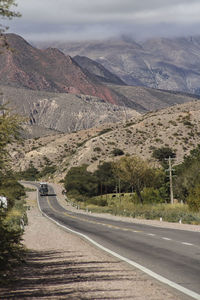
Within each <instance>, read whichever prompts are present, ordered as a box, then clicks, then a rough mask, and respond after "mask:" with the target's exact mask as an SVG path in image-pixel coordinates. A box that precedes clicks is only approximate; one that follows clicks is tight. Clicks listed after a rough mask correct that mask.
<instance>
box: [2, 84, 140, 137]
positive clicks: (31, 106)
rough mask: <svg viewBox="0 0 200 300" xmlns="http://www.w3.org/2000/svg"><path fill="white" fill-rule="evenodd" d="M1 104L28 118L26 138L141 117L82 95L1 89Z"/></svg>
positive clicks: (127, 110) (133, 112) (100, 100)
mask: <svg viewBox="0 0 200 300" xmlns="http://www.w3.org/2000/svg"><path fill="white" fill-rule="evenodd" d="M0 91H1V92H2V95H1V96H0V100H1V101H0V103H6V102H9V106H10V107H11V108H12V110H13V111H14V112H17V113H18V114H20V115H22V116H24V117H27V126H26V134H25V136H26V137H31V136H32V137H40V136H43V135H49V134H53V135H54V134H56V132H57V133H58V132H65V133H70V132H74V131H79V130H82V129H88V128H92V127H98V126H101V125H102V124H105V123H110V122H112V123H115V122H119V121H122V122H126V120H128V119H130V118H136V117H138V116H139V115H140V113H138V112H137V111H135V110H133V109H129V108H125V107H124V106H123V107H122V106H118V105H112V104H110V103H108V102H106V101H104V100H102V99H99V98H97V97H93V96H87V95H81V94H77V95H74V94H66V93H50V92H43V91H33V90H28V89H22V88H14V87H8V86H0Z"/></svg>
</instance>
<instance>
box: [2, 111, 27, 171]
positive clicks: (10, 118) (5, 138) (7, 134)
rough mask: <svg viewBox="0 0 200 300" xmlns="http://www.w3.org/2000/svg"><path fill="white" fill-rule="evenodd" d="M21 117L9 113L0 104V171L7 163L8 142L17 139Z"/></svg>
mask: <svg viewBox="0 0 200 300" xmlns="http://www.w3.org/2000/svg"><path fill="white" fill-rule="evenodd" d="M22 123H23V119H22V118H20V117H19V116H18V115H15V114H11V113H10V111H9V109H8V108H6V106H2V105H0V172H3V171H4V170H5V166H6V165H7V163H8V156H9V153H8V148H7V146H8V144H11V143H12V142H14V141H16V140H19V138H20V130H21V125H22Z"/></svg>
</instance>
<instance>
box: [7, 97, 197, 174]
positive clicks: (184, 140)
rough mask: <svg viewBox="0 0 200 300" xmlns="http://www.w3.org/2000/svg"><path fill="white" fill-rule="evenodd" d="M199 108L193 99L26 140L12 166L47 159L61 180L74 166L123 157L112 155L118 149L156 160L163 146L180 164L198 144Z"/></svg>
mask: <svg viewBox="0 0 200 300" xmlns="http://www.w3.org/2000/svg"><path fill="white" fill-rule="evenodd" d="M199 110H200V102H199V101H194V102H191V103H185V104H181V105H176V106H173V107H169V108H166V109H163V110H160V111H157V112H149V113H147V114H144V115H139V116H137V117H135V118H133V119H132V120H131V119H130V120H128V121H127V122H119V123H115V124H113V123H111V124H107V125H106V124H105V125H103V126H101V127H96V128H93V129H88V130H82V131H79V132H75V133H71V134H60V135H55V136H46V137H43V138H36V139H27V140H25V141H24V144H23V146H20V145H19V146H15V147H14V149H13V148H12V151H11V155H12V159H13V165H14V166H15V168H16V169H18V170H19V169H25V168H27V167H28V166H29V164H30V162H32V163H33V165H34V166H36V167H37V168H39V169H41V168H42V167H44V165H45V163H46V160H47V159H48V160H49V161H50V162H51V163H52V164H55V165H56V166H57V172H56V173H55V176H56V178H57V180H60V179H61V178H63V176H64V175H65V174H66V172H67V170H68V169H69V168H70V167H71V166H77V165H81V164H83V163H86V164H88V165H89V168H90V170H94V169H95V168H96V167H97V165H98V164H99V163H101V162H103V161H107V160H110V161H112V160H115V159H118V158H119V157H120V156H114V155H113V150H114V149H116V148H117V149H120V150H122V151H123V152H124V154H131V155H139V156H141V157H143V158H145V159H147V160H150V161H151V162H152V163H155V161H154V160H153V158H152V153H153V150H154V149H155V148H160V147H171V148H172V149H173V150H174V151H176V159H175V162H174V163H176V162H177V163H178V162H181V161H182V160H183V157H184V155H187V154H189V152H190V150H191V149H193V148H194V147H196V146H197V145H198V144H199V136H200V122H199V121H200V120H199V118H200V117H199V116H200V114H199Z"/></svg>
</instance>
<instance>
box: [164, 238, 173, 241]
mask: <svg viewBox="0 0 200 300" xmlns="http://www.w3.org/2000/svg"><path fill="white" fill-rule="evenodd" d="M162 239H163V240H166V241H171V240H172V239H169V238H166V237H162Z"/></svg>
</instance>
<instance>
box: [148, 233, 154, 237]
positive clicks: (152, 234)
mask: <svg viewBox="0 0 200 300" xmlns="http://www.w3.org/2000/svg"><path fill="white" fill-rule="evenodd" d="M147 235H151V236H155V234H154V233H147Z"/></svg>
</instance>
